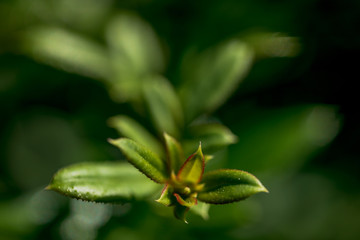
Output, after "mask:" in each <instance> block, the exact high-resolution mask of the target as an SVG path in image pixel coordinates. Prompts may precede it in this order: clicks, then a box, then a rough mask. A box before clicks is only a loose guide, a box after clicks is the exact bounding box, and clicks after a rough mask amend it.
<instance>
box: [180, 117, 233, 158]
mask: <svg viewBox="0 0 360 240" xmlns="http://www.w3.org/2000/svg"><path fill="white" fill-rule="evenodd" d="M189 132H190V137H191V138H189V139H187V140H184V141H183V146H184V149H185V151H186V152H188V151H191V152H192V151H194V150H195V149H193V147H194V145H195V144H196V143H198V142H199V141H201V147H202V149H203V151H204V152H205V153H206V154H212V153H214V152H216V151H218V150H220V149H222V148H224V147H226V146H228V145H230V144H233V143H235V142H236V141H237V137H236V136H235V135H234V134H233V133H232V132H231V131H230V129H228V128H227V127H225V126H224V125H222V124H219V123H205V124H196V125H193V126H190V127H189ZM195 146H196V145H195Z"/></svg>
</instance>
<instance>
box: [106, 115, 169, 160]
mask: <svg viewBox="0 0 360 240" xmlns="http://www.w3.org/2000/svg"><path fill="white" fill-rule="evenodd" d="M108 122H109V125H110V126H111V127H113V128H115V129H116V130H117V131H118V132H119V134H121V135H122V136H124V137H127V138H130V139H132V140H134V141H136V142H138V143H140V144H142V145H144V146H146V147H148V148H149V149H151V150H152V151H153V152H155V153H157V154H158V155H159V156H160V157H162V156H163V155H164V150H163V147H162V145H161V143H160V142H159V141H158V140H157V139H156V138H155V137H154V136H153V135H152V134H151V133H150V132H149V131H148V130H147V129H145V128H144V127H143V126H142V125H141V124H139V123H138V122H136V121H135V120H134V119H132V118H130V117H128V116H124V115H118V116H115V117H111V118H110V119H109V121H108Z"/></svg>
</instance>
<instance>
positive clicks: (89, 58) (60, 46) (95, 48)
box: [22, 26, 111, 79]
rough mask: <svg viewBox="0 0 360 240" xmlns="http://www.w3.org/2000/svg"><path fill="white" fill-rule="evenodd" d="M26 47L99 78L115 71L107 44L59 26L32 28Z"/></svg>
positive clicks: (69, 68) (39, 57)
mask: <svg viewBox="0 0 360 240" xmlns="http://www.w3.org/2000/svg"><path fill="white" fill-rule="evenodd" d="M22 47H23V50H24V51H25V52H26V53H28V54H30V55H31V56H32V57H33V58H35V59H37V60H40V61H41V62H44V63H46V64H49V65H52V66H54V67H57V68H59V69H64V70H66V71H69V72H74V73H77V74H81V75H85V76H88V77H93V78H98V79H107V78H108V77H109V73H110V72H111V69H110V62H109V56H108V54H107V51H106V49H105V48H104V47H102V46H101V45H99V44H97V43H96V42H93V41H91V40H90V39H87V38H85V37H83V36H81V35H79V34H76V33H73V32H70V31H67V30H65V29H61V28H58V27H45V26H44V27H37V28H32V29H30V30H28V31H27V32H26V33H25V36H24V43H23V46H22Z"/></svg>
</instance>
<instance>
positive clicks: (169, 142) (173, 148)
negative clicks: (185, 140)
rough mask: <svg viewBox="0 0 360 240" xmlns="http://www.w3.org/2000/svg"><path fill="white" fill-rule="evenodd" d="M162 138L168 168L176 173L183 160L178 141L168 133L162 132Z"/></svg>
mask: <svg viewBox="0 0 360 240" xmlns="http://www.w3.org/2000/svg"><path fill="white" fill-rule="evenodd" d="M164 139H165V145H166V153H167V157H168V158H167V159H168V165H169V169H170V170H171V171H172V172H174V173H177V172H178V171H179V169H180V167H181V165H182V164H183V162H184V160H185V157H184V152H183V150H182V147H181V145H180V143H179V142H178V141H176V139H175V138H173V137H171V136H170V135H169V134H167V133H164Z"/></svg>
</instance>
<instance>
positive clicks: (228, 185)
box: [198, 169, 268, 204]
mask: <svg viewBox="0 0 360 240" xmlns="http://www.w3.org/2000/svg"><path fill="white" fill-rule="evenodd" d="M201 182H202V183H204V184H205V187H204V189H203V190H202V191H201V192H199V196H198V199H199V200H200V201H203V202H206V203H212V204H224V203H232V202H236V201H240V200H243V199H245V198H248V197H250V196H251V195H253V194H255V193H259V192H268V190H267V189H266V188H265V187H264V186H263V185H262V184H261V182H260V181H259V180H258V179H257V178H256V177H255V176H253V175H252V174H250V173H247V172H244V171H240V170H235V169H222V170H215V171H212V172H208V173H205V174H204V176H203V179H202V181H201Z"/></svg>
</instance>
